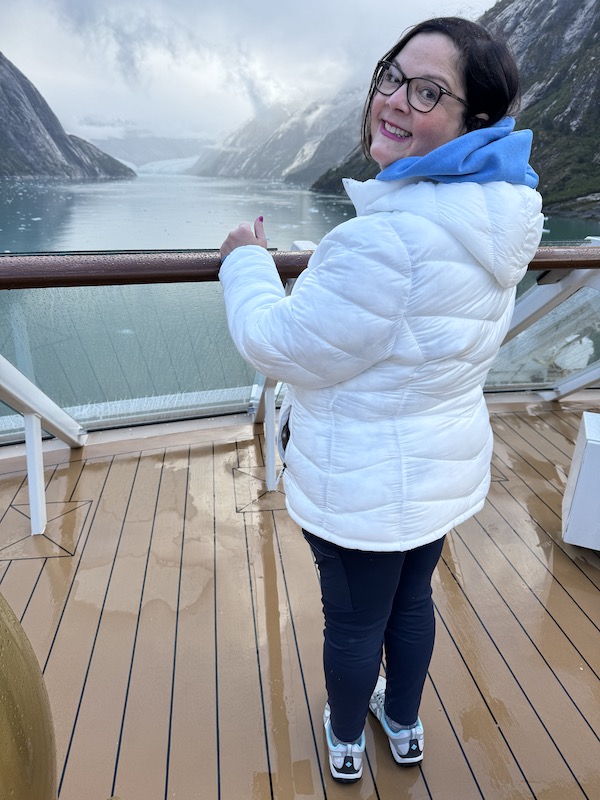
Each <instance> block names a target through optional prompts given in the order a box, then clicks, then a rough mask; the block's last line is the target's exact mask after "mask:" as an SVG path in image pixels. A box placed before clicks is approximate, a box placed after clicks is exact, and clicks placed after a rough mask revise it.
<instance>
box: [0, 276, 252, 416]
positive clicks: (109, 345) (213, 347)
mask: <svg viewBox="0 0 600 800" xmlns="http://www.w3.org/2000/svg"><path fill="white" fill-rule="evenodd" d="M0 352H2V354H3V355H4V357H5V358H6V359H8V360H9V361H10V362H11V363H12V364H14V365H15V366H16V367H17V368H18V369H19V370H20V371H21V372H23V374H24V375H26V377H28V378H29V379H30V380H32V381H33V383H35V384H36V385H37V386H38V387H39V388H40V389H41V390H42V391H43V392H45V393H46V394H47V395H48V396H49V397H50V398H51V399H52V400H54V401H55V402H56V403H57V404H58V405H60V406H61V407H62V408H64V409H65V410H66V411H67V412H68V413H69V414H71V416H73V417H74V418H75V419H76V420H77V421H78V422H79V423H80V424H81V425H82V426H83V427H85V428H87V429H89V430H93V429H98V428H105V427H112V426H116V425H126V424H138V423H139V424H141V423H144V422H150V421H156V420H159V419H160V420H161V421H168V420H172V419H181V418H184V417H192V416H209V415H212V414H226V413H234V412H238V411H246V410H247V408H248V403H249V399H250V393H251V390H252V385H253V383H254V371H253V370H252V368H251V367H249V366H248V365H247V364H246V363H245V362H244V361H243V359H242V358H241V357H240V355H239V354H238V352H237V350H236V349H235V346H234V345H233V342H232V341H231V338H230V336H229V332H228V329H227V321H226V318H225V310H224V305H223V299H222V292H221V287H220V284H218V283H185V284H154V285H132V286H98V287H69V288H52V289H28V290H12V291H4V292H0ZM0 414H2V415H3V416H4V425H5V427H6V426H7V425H8V426H9V427H10V425H12V422H11V421H10V420H9V419H8V417H12V416H13V415H14V412H11V411H10V410H9V409H6V407H4V408H2V409H0Z"/></svg>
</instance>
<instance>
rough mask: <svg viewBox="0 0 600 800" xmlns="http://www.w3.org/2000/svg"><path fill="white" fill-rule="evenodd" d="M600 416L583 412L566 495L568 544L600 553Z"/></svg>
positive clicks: (564, 511)
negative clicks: (599, 551)
mask: <svg viewBox="0 0 600 800" xmlns="http://www.w3.org/2000/svg"><path fill="white" fill-rule="evenodd" d="M599 482H600V414H592V413H590V412H589V411H584V412H583V415H582V418H581V425H580V426H579V433H578V435H577V441H576V443H575V452H574V454H573V460H572V462H571V469H570V472H569V477H568V480H567V485H566V488H565V493H564V495H563V504H562V532H563V533H562V535H563V539H564V540H565V542H569V543H570V544H576V545H579V546H580V547H589V548H591V549H592V550H600V491H599V488H600V487H599Z"/></svg>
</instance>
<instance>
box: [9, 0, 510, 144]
mask: <svg viewBox="0 0 600 800" xmlns="http://www.w3.org/2000/svg"><path fill="white" fill-rule="evenodd" d="M492 5H494V0H464V2H459V1H458V0H420V2H418V3H414V2H412V0H398V2H396V3H387V2H382V1H381V0H379V2H378V1H377V0H376V1H375V2H372V0H296V2H294V1H293V0H253V1H252V0H133V2H131V1H130V0H0V52H2V53H3V54H4V55H5V56H6V57H7V58H8V59H9V60H10V61H12V62H13V64H14V65H15V66H16V67H18V68H19V69H20V70H21V71H22V72H23V73H24V74H25V75H26V76H27V77H28V78H29V79H30V80H31V81H32V83H33V84H34V85H35V86H36V87H37V89H38V90H39V91H40V92H41V93H42V95H43V96H44V98H45V99H46V101H47V102H48V103H49V104H50V106H51V108H52V110H53V111H54V112H55V113H56V114H57V116H58V118H59V119H60V121H61V122H62V124H63V126H64V127H65V128H66V130H67V131H68V132H69V133H75V134H78V135H80V136H83V137H85V138H104V137H105V136H109V135H119V134H120V133H121V132H122V131H124V130H132V129H133V130H138V131H139V130H145V131H148V132H151V133H154V134H157V135H166V136H196V135H200V134H202V133H205V134H208V135H210V136H213V137H216V138H217V139H218V138H219V137H220V136H222V135H224V134H227V133H229V132H231V131H232V130H234V129H235V128H236V127H238V126H239V125H240V124H241V123H242V122H244V121H245V120H246V119H248V118H249V117H250V116H252V115H253V113H255V112H256V111H258V110H260V107H261V104H263V103H269V102H271V101H274V100H279V101H284V102H287V103H289V104H290V105H292V104H295V103H308V102H310V101H311V100H313V99H317V98H319V97H321V96H323V95H324V94H326V93H331V92H333V91H334V90H337V89H340V88H343V86H344V85H352V86H359V85H365V86H366V84H367V83H368V79H369V77H370V72H371V70H372V68H373V66H374V64H375V62H376V61H377V60H378V58H379V57H380V56H381V54H382V53H383V52H385V51H386V50H387V49H388V48H389V47H390V46H391V45H392V44H393V43H394V42H395V41H396V40H397V39H398V38H399V37H400V35H401V33H402V32H403V31H404V29H405V28H407V27H408V26H410V25H412V24H414V23H416V22H419V21H420V20H422V19H426V18H428V17H431V16H445V15H451V14H458V15H461V16H465V17H468V18H470V19H477V18H478V17H479V16H480V15H481V14H482V13H483V11H485V10H486V9H487V8H490V7H491V6H492ZM415 6H418V10H415ZM409 9H410V10H409Z"/></svg>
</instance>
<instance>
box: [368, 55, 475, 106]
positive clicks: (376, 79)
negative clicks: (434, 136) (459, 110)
mask: <svg viewBox="0 0 600 800" xmlns="http://www.w3.org/2000/svg"><path fill="white" fill-rule="evenodd" d="M391 67H393V68H394V69H395V70H397V71H398V72H399V73H400V75H401V76H402V80H401V81H400V83H399V84H398V85H397V86H396V87H395V88H394V89H393V90H392V91H391V92H383V91H382V90H381V88H380V86H381V82H382V81H383V74H384V71H385V70H389V69H390V68H391ZM412 81H427V82H428V83H432V84H433V85H434V86H435V87H436V89H439V90H440V96H439V97H438V99H437V100H436V101H435V103H434V104H433V105H432V106H431V108H428V109H426V110H425V109H422V108H416V107H415V106H413V104H412V103H411V102H410V84H411V83H412ZM373 83H374V85H375V91H376V92H379V94H382V95H383V96H384V97H391V96H392V95H393V94H394V93H395V92H397V91H398V89H400V88H401V87H402V86H404V84H406V99H407V100H408V104H409V106H410V107H411V108H413V109H414V110H415V111H418V112H419V113H420V114H429V112H430V111H433V109H434V108H435V107H436V106H437V104H438V103H439V102H440V100H441V99H442V95H443V94H445V95H447V96H448V97H452V98H453V99H454V100H458V102H459V103H462V104H463V106H465V108H468V107H469V104H468V103H467V101H466V100H463V99H462V97H459V96H458V95H456V94H452V92H449V91H448V89H444V87H443V86H440V85H439V83H436V82H435V81H432V80H431V78H423V77H420V76H415V77H414V78H408V77H407V76H406V75H405V74H404V73H403V72H402V70H401V69H400V67H399V66H398V64H394V62H393V61H378V62H377V67H376V68H375V73H374V75H373Z"/></svg>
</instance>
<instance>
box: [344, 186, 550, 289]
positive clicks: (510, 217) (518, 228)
mask: <svg viewBox="0 0 600 800" xmlns="http://www.w3.org/2000/svg"><path fill="white" fill-rule="evenodd" d="M344 186H345V189H346V192H347V193H348V196H349V197H350V199H351V200H352V202H353V204H354V206H355V208H356V212H357V215H358V216H359V217H360V216H365V215H369V214H375V213H378V212H387V213H390V214H392V215H395V214H402V216H403V220H404V224H405V225H408V226H410V229H411V230H415V231H416V230H421V229H423V228H422V226H423V221H425V222H426V223H427V225H438V226H441V227H442V228H443V229H444V230H446V231H447V232H448V233H450V234H451V235H452V236H454V238H455V239H457V240H458V241H459V242H460V243H461V244H462V245H463V247H465V248H466V249H467V250H468V252H469V253H471V255H472V256H473V257H474V258H476V259H477V261H478V262H479V263H480V264H481V265H482V266H483V267H484V268H485V269H487V270H488V272H490V273H491V274H492V275H494V277H495V278H496V280H497V281H498V283H499V284H500V285H501V286H503V287H505V288H509V287H512V286H516V284H517V283H518V282H519V281H520V280H521V278H522V277H523V275H524V274H525V272H526V270H527V265H528V264H529V262H530V261H531V260H532V259H533V257H534V255H535V252H536V250H537V248H538V246H539V243H540V239H541V235H542V227H543V222H544V217H543V214H542V213H541V209H542V198H541V196H540V195H539V194H538V192H536V191H535V190H534V189H530V188H529V187H527V186H523V185H515V184H511V183H507V182H505V181H496V182H492V183H483V184H478V183H436V182H434V181H433V180H431V179H430V180H419V179H417V178H412V179H404V180H396V181H389V180H376V179H374V180H368V181H364V182H361V181H355V180H352V179H348V178H345V179H344ZM411 217H412V222H411ZM425 230H428V231H429V235H431V234H432V230H431V229H430V228H424V229H423V231H425ZM423 235H427V234H425V232H424V234H423Z"/></svg>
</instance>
